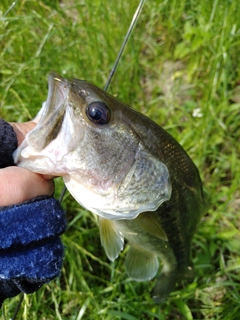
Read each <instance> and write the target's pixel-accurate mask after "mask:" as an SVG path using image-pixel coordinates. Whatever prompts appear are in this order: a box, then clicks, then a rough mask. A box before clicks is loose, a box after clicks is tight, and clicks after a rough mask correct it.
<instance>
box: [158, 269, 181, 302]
mask: <svg viewBox="0 0 240 320" xmlns="http://www.w3.org/2000/svg"><path fill="white" fill-rule="evenodd" d="M177 280H178V275H177V271H176V270H175V271H170V272H164V271H162V272H161V273H160V275H159V277H158V279H157V283H156V285H155V287H154V289H153V296H152V297H153V300H154V302H155V303H162V302H164V301H165V300H166V299H167V297H168V296H169V294H170V293H171V291H173V290H174V287H175V284H176V282H177Z"/></svg>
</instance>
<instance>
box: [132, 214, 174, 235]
mask: <svg viewBox="0 0 240 320" xmlns="http://www.w3.org/2000/svg"><path fill="white" fill-rule="evenodd" d="M136 222H137V223H138V224H139V225H140V227H141V228H142V229H143V230H145V231H147V232H148V233H150V234H152V235H153V236H155V237H157V238H159V239H161V240H164V241H168V238H167V235H166V233H165V231H164V230H163V228H162V226H161V224H160V222H159V221H157V220H156V218H155V217H154V216H153V215H152V214H151V213H142V214H140V215H139V216H138V218H137V219H136Z"/></svg>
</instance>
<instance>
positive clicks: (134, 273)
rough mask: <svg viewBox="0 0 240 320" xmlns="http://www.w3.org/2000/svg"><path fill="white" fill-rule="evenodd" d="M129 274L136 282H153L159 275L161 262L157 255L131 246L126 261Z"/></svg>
mask: <svg viewBox="0 0 240 320" xmlns="http://www.w3.org/2000/svg"><path fill="white" fill-rule="evenodd" d="M125 267H126V269H127V274H128V276H129V277H130V278H132V279H133V280H135V281H146V280H151V279H152V278H153V277H154V276H155V275H156V273H157V271H158V267H159V262H158V258H157V256H156V255H154V254H152V253H151V252H148V251H145V250H141V249H140V248H138V247H135V246H133V245H131V246H130V248H129V251H128V253H127V256H126V260H125Z"/></svg>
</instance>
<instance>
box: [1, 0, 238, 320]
mask: <svg viewBox="0 0 240 320" xmlns="http://www.w3.org/2000/svg"><path fill="white" fill-rule="evenodd" d="M12 2H13V1H9V0H2V1H1V4H0V28H1V32H0V39H1V40H0V97H1V98H0V116H1V117H3V118H5V119H6V120H9V121H26V120H29V119H31V118H32V117H34V115H35V114H36V113H37V111H38V110H39V108H40V107H41V103H42V102H43V101H44V100H45V99H46V96H47V82H46V77H47V74H48V72H49V71H50V70H55V71H58V72H59V73H61V74H64V75H65V76H66V77H77V78H81V79H86V80H88V81H91V82H93V83H95V84H97V85H98V86H99V87H104V84H105V83H106V80H107V77H108V74H109V71H110V69H111V67H112V65H113V63H114V60H115V58H116V55H117V53H118V50H119V47H120V43H121V42H122V40H123V38H124V36H125V33H126V31H127V29H128V26H129V24H130V21H131V19H132V15H133V13H134V11H135V8H136V6H137V4H138V2H137V1H135V0H134V1H107V0H106V1H100V0H85V1H84V0H82V1H80V0H79V1H76V0H71V1H65V0H63V1H57V0H51V1H50V0H39V1H34V0H32V1H31V0H18V1H17V2H16V5H15V6H14V7H13V8H12V9H11V10H10V11H9V12H8V13H7V14H6V15H5V16H4V17H3V14H4V13H6V11H7V10H8V9H9V8H10V6H11V4H12ZM239 15H240V2H239V1H230V0H214V1H206V0H178V1H176V0H172V1H170V0H165V1H163V0H155V1H148V0H147V1H146V4H145V6H144V8H143V11H142V14H141V16H140V19H139V22H138V24H137V26H136V28H135V30H134V33H133V35H132V37H131V39H130V41H129V43H128V45H127V48H126V50H125V51H124V55H123V57H122V60H121V62H120V65H119V68H118V70H117V73H116V75H115V77H114V79H113V82H112V84H111V86H110V89H109V92H110V93H112V94H114V95H117V96H118V97H119V98H120V99H121V100H123V101H125V102H127V103H128V104H130V105H132V106H133V107H134V108H136V109H138V110H140V111H141V112H143V113H145V114H146V115H148V116H149V117H151V118H152V119H153V120H154V121H156V122H157V123H158V124H159V125H161V126H163V127H164V128H165V129H166V130H167V131H168V132H169V133H171V134H172V135H173V136H174V137H175V138H176V140H178V141H179V142H180V143H181V144H182V145H183V146H184V148H185V149H186V150H187V151H188V153H189V154H190V156H191V157H192V159H193V160H194V162H195V163H196V164H197V166H198V168H199V170H200V174H201V177H202V179H203V181H204V188H205V189H206V190H207V192H208V194H209V196H210V201H211V205H210V209H209V211H208V213H207V214H206V215H205V216H204V217H203V218H202V221H201V223H200V225H199V229H198V232H197V234H196V236H195V237H194V241H193V246H192V247H193V261H194V266H195V277H194V281H193V282H192V283H189V284H184V285H183V284H181V283H180V284H178V286H177V287H176V290H175V291H174V292H173V293H172V294H171V295H170V297H169V299H168V301H167V302H166V303H164V304H163V305H161V306H157V305H155V304H154V303H153V302H152V300H151V295H150V292H151V289H152V288H153V286H154V281H151V282H144V283H136V282H133V281H131V280H129V279H128V278H127V276H126V273H125V269H124V265H123V264H124V257H125V252H126V250H127V249H125V251H124V252H123V253H122V254H121V255H120V258H119V259H118V260H116V261H115V262H114V263H110V262H109V261H108V260H107V258H106V256H105V253H104V251H103V249H102V247H101V245H100V240H99V233H98V227H97V224H96V219H95V218H94V217H93V216H92V215H91V214H90V213H89V212H87V211H85V210H83V209H82V208H81V207H80V206H79V205H78V204H77V203H76V202H75V201H74V200H73V198H72V197H71V196H70V195H69V194H67V195H66V196H65V198H64V203H63V206H64V208H65V209H66V212H67V220H68V221H69V228H68V230H67V232H66V234H65V235H63V237H62V238H63V241H64V244H65V247H66V253H65V260H64V265H63V270H62V275H61V278H60V279H56V280H55V281H52V282H50V283H49V284H47V285H45V286H44V287H43V288H41V289H40V290H39V291H38V292H37V293H35V294H33V295H29V296H25V297H24V301H23V303H22V306H21V309H20V311H19V315H18V317H19V319H41V320H44V319H47V320H49V319H59V320H60V319H62V320H65V319H76V320H80V319H104V320H110V319H126V320H134V319H160V320H163V319H169V320H170V319H174V320H175V319H187V320H191V319H231V320H235V319H236V320H237V319H239V317H240V256H239V248H240V188H239V185H240V170H239V167H240V93H239V92H240V86H239V80H240V58H239V57H240V49H239V47H240V21H239ZM56 185H57V190H56V196H59V194H60V189H61V187H62V182H61V181H56ZM18 299H19V298H18V297H16V298H13V299H9V300H7V301H6V302H5V304H4V308H3V311H4V313H3V314H4V315H3V319H9V318H11V317H12V315H13V313H14V310H15V307H16V304H17V301H18Z"/></svg>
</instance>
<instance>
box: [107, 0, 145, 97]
mask: <svg viewBox="0 0 240 320" xmlns="http://www.w3.org/2000/svg"><path fill="white" fill-rule="evenodd" d="M144 2H145V0H141V1H140V2H139V5H138V7H137V9H136V11H135V13H134V15H133V18H132V22H131V24H130V26H129V28H128V31H127V33H126V36H125V38H124V40H123V43H122V46H121V48H120V50H119V52H118V55H117V58H116V60H115V62H114V65H113V68H112V70H111V72H110V74H109V76H108V80H107V83H106V84H105V87H104V90H105V91H107V90H108V87H109V85H110V83H111V81H112V77H113V76H114V74H115V72H116V69H117V66H118V63H119V61H120V59H121V56H122V54H123V51H124V49H125V47H126V44H127V42H128V39H129V38H130V35H131V33H132V31H133V29H134V27H135V25H136V23H137V21H138V18H139V16H140V13H141V11H142V8H143V5H144Z"/></svg>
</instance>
